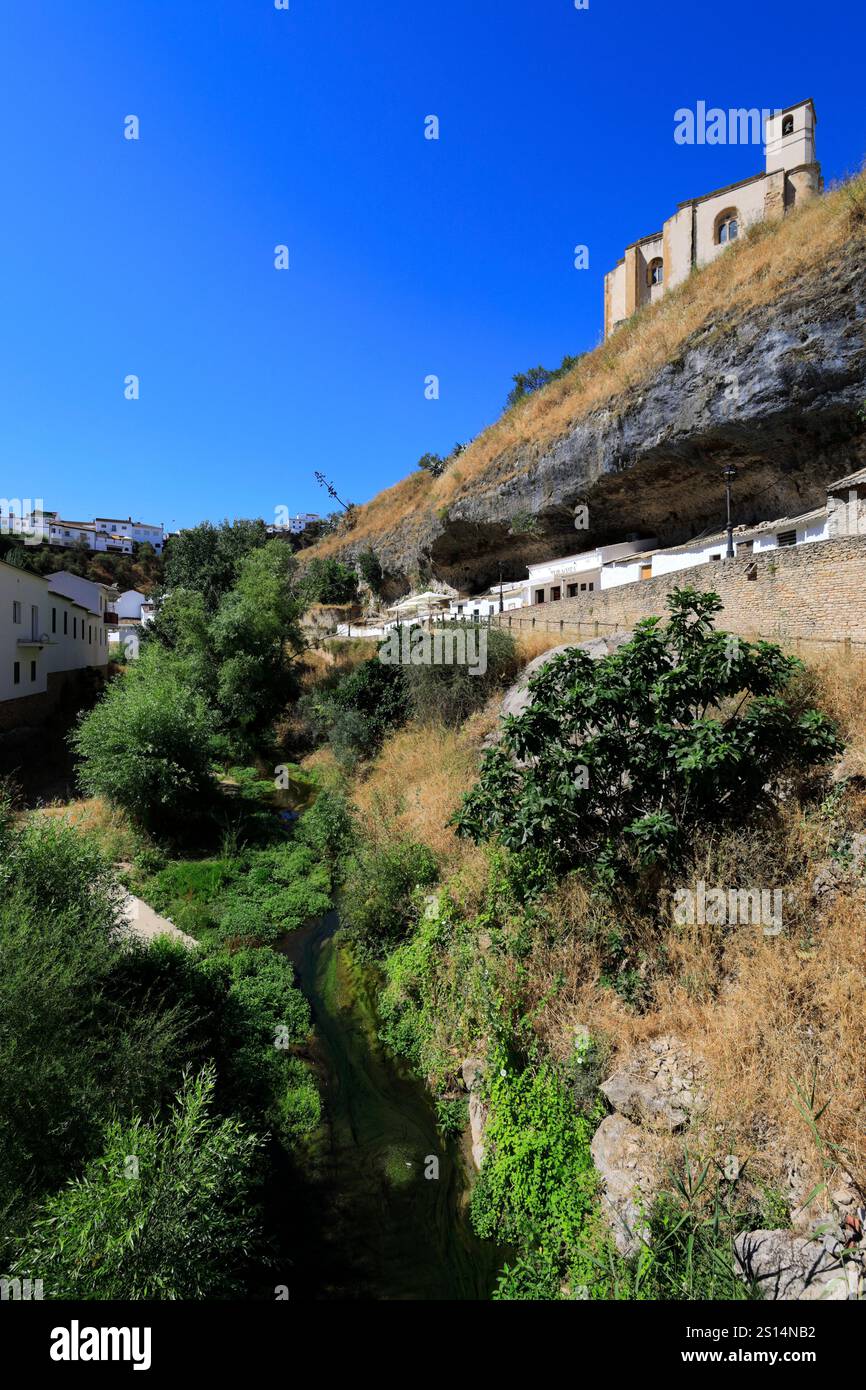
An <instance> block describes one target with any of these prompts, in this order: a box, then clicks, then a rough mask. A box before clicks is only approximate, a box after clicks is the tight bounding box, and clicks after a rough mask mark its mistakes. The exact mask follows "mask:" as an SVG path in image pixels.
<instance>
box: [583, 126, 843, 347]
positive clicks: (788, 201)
mask: <svg viewBox="0 0 866 1390" xmlns="http://www.w3.org/2000/svg"><path fill="white" fill-rule="evenodd" d="M816 124H817V116H816V115H815V107H814V105H813V103H812V101H811V100H809V101H803V102H800V103H799V105H797V106H789V107H787V108H786V109H785V110H784V111H779V112H775V113H773V114H772V115H769V116H768V117H767V119H766V125H765V131H764V143H765V149H766V169H765V171H764V172H763V173H761V174H754V175H753V176H752V177H751V178H749V179H742V180H741V181H740V182H739V183H732V184H729V185H728V187H727V188H719V189H717V190H716V191H715V192H714V193H704V194H703V196H702V197H699V198H690V199H688V201H687V202H685V203H680V204H679V207H678V208H677V210H676V212H675V213H674V215H673V217H669V218H668V220H667V221H666V222H665V224H664V226H663V228H662V230H661V231H660V232H652V233H651V234H650V235H649V236H645V237H641V238H640V240H639V241H635V242H633V243H632V245H631V246H628V247H626V252H625V255H624V256H623V258H622V260H621V261H618V262H617V264H616V265H615V266H614V268H613V270H611V271H609V272H608V274H607V275H606V276H605V277H604V336H605V337H606V338H607V337H608V336H609V335H610V334H611V333H612V332H613V330H614V329H615V328H616V327H617V326H618V325H619V324H621V323H622V322H624V320H625V319H628V318H631V316H632V314H634V313H635V312H636V311H637V310H638V309H640V308H642V307H643V306H644V305H645V304H653V303H655V301H656V300H657V299H660V298H661V296H662V295H663V294H664V293H665V291H666V290H669V289H672V288H673V287H674V286H675V285H679V284H681V283H682V281H683V280H685V279H686V277H687V275H688V274H689V272H690V270H691V269H692V267H693V266H701V265H706V264H707V262H708V261H711V260H713V258H714V257H715V256H717V255H719V253H720V252H721V251H723V250H724V249H725V247H726V246H728V245H729V244H730V243H731V242H732V241H735V240H736V239H737V237H738V236H739V235H740V232H742V231H744V230H745V229H746V227H748V225H749V224H750V223H751V222H758V221H761V220H763V219H764V218H778V217H783V216H784V215H785V213H786V212H787V211H788V209H789V208H791V207H793V206H794V205H795V204H796V203H799V202H802V201H803V200H804V199H806V198H810V197H812V196H813V195H814V194H815V193H818V192H820V190H821V187H822V181H821V166H820V165H819V164H818V163H817V161H816V159H815V126H816Z"/></svg>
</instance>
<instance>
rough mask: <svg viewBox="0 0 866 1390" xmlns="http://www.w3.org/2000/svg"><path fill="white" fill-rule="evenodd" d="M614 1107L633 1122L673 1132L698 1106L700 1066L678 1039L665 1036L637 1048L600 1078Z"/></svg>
mask: <svg viewBox="0 0 866 1390" xmlns="http://www.w3.org/2000/svg"><path fill="white" fill-rule="evenodd" d="M601 1090H602V1092H603V1093H604V1095H605V1096H606V1097H607V1099H608V1101H609V1102H610V1104H611V1105H612V1106H613V1108H614V1110H618V1111H619V1113H620V1114H621V1115H624V1116H625V1117H626V1119H629V1120H632V1121H633V1122H634V1123H635V1124H643V1125H648V1126H650V1127H652V1128H656V1129H663V1130H667V1131H669V1132H670V1133H674V1132H675V1131H676V1130H679V1129H683V1128H684V1127H685V1126H686V1124H688V1122H689V1119H690V1117H691V1114H692V1112H693V1111H695V1110H698V1109H700V1108H701V1106H702V1104H703V1096H702V1094H701V1090H700V1066H699V1064H698V1062H697V1061H696V1060H695V1058H694V1057H693V1055H692V1054H691V1053H690V1052H689V1050H688V1049H687V1048H686V1047H685V1045H684V1044H683V1043H681V1042H680V1041H679V1039H677V1038H674V1037H671V1036H667V1037H661V1038H654V1039H653V1041H652V1042H651V1043H649V1044H647V1045H645V1046H644V1047H642V1048H640V1049H638V1051H637V1052H636V1053H635V1054H634V1056H633V1057H631V1058H630V1059H629V1061H628V1062H627V1063H626V1064H625V1066H623V1067H621V1068H620V1069H619V1071H616V1072H614V1074H613V1076H610V1077H608V1079H607V1081H604V1082H602V1086H601Z"/></svg>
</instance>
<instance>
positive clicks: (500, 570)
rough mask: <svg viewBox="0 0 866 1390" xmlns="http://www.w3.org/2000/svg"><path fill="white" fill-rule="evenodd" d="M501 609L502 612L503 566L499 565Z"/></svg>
mask: <svg viewBox="0 0 866 1390" xmlns="http://www.w3.org/2000/svg"><path fill="white" fill-rule="evenodd" d="M499 611H500V613H501V612H502V566H501V565H500V566H499Z"/></svg>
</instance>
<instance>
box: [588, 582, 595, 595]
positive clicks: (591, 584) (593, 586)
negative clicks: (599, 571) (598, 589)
mask: <svg viewBox="0 0 866 1390" xmlns="http://www.w3.org/2000/svg"><path fill="white" fill-rule="evenodd" d="M589 588H590V593H591V592H592V590H593V589H594V588H595V582H594V581H593V580H590V583H589Z"/></svg>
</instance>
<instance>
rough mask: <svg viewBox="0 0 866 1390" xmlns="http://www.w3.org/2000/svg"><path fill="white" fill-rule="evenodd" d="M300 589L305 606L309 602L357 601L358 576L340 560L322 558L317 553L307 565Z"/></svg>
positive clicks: (340, 602) (334, 602)
mask: <svg viewBox="0 0 866 1390" xmlns="http://www.w3.org/2000/svg"><path fill="white" fill-rule="evenodd" d="M301 589H302V593H303V597H304V602H305V604H306V605H307V606H309V605H310V604H311V603H324V604H343V603H357V601H358V576H357V574H356V573H355V571H354V569H352V567H351V566H350V565H344V564H343V562H342V560H335V559H333V558H332V557H327V558H325V559H322V558H321V557H320V556H318V555H317V556H316V557H315V558H314V559H313V560H311V561H310V563H309V565H308V566H307V569H306V572H305V574H304V578H303V581H302V584H301Z"/></svg>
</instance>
